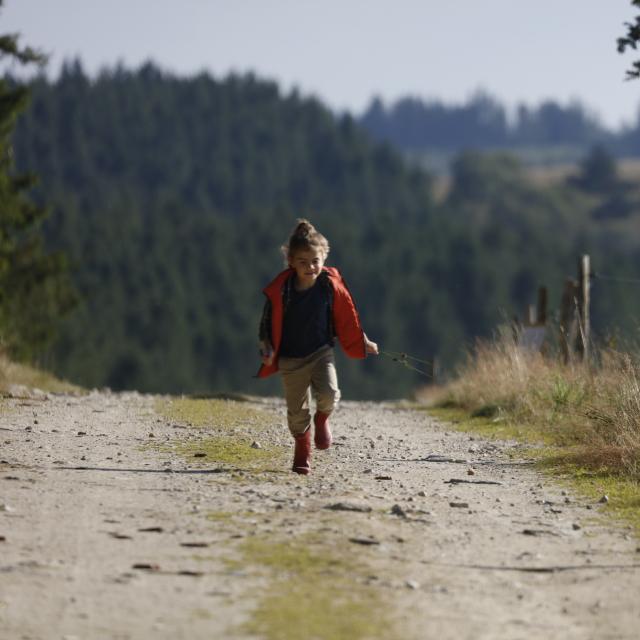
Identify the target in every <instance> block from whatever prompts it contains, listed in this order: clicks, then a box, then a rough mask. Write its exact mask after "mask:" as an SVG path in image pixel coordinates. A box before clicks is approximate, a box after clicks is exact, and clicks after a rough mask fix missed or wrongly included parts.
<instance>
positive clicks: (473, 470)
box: [467, 467, 476, 476]
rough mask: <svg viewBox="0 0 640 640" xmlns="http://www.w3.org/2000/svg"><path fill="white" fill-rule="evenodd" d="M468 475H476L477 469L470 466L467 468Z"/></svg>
mask: <svg viewBox="0 0 640 640" xmlns="http://www.w3.org/2000/svg"><path fill="white" fill-rule="evenodd" d="M467 475H468V476H475V475H476V471H475V469H473V468H472V467H470V468H469V469H467Z"/></svg>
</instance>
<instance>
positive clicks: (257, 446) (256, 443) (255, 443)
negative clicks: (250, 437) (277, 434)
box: [251, 440, 262, 449]
mask: <svg viewBox="0 0 640 640" xmlns="http://www.w3.org/2000/svg"><path fill="white" fill-rule="evenodd" d="M251 448H252V449H262V445H261V444H260V443H259V442H258V441H257V440H254V441H253V442H252V443H251Z"/></svg>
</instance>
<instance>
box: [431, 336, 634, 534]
mask: <svg viewBox="0 0 640 640" xmlns="http://www.w3.org/2000/svg"><path fill="white" fill-rule="evenodd" d="M639 380H640V364H639V363H638V361H637V360H636V359H635V358H634V357H632V356H631V355H629V354H620V353H616V352H612V351H607V352H601V353H599V354H598V362H597V366H596V365H592V366H589V367H587V366H582V365H574V366H561V365H560V364H559V363H558V362H557V361H555V360H551V359H548V358H544V357H543V356H541V355H540V354H537V353H528V352H525V351H523V350H521V349H518V348H517V347H516V346H515V345H513V344H512V343H509V342H508V341H507V342H503V343H499V344H482V345H480V346H479V347H478V349H477V350H476V352H475V353H474V355H473V357H471V358H470V359H469V361H468V363H467V364H466V366H465V367H464V368H463V369H462V370H461V371H460V373H459V376H458V378H457V380H455V381H454V382H452V383H450V384H449V385H448V386H447V387H445V388H443V389H442V390H441V392H440V394H439V398H438V399H436V400H435V401H433V400H432V403H433V406H431V407H429V408H428V411H429V412H430V413H431V414H432V415H434V417H437V418H440V419H442V420H445V421H447V422H450V423H452V425H453V426H454V427H455V428H457V429H459V430H463V431H469V432H473V433H478V434H480V435H483V436H485V437H495V438H500V439H507V440H508V439H515V440H517V441H519V442H526V443H529V444H537V445H540V446H538V447H535V448H532V449H531V456H532V457H535V458H536V459H537V463H538V465H539V466H540V468H542V469H544V470H545V471H546V472H549V473H553V474H554V475H555V476H558V477H560V478H562V480H563V481H564V482H568V483H570V484H571V486H572V487H573V488H574V489H575V490H577V491H579V492H580V493H582V494H583V495H585V496H587V497H589V498H593V499H594V500H597V499H599V498H601V497H602V496H604V495H606V496H607V497H608V502H607V503H606V504H604V505H603V509H602V511H603V512H605V513H607V512H609V513H611V514H613V515H615V516H617V517H620V518H622V519H623V520H624V521H626V522H628V523H629V524H630V525H631V526H632V527H633V528H634V530H635V532H636V534H638V535H640V385H639Z"/></svg>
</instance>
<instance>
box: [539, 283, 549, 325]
mask: <svg viewBox="0 0 640 640" xmlns="http://www.w3.org/2000/svg"><path fill="white" fill-rule="evenodd" d="M536 324H537V325H538V326H540V327H543V326H544V325H546V324H547V287H538V317H537V319H536Z"/></svg>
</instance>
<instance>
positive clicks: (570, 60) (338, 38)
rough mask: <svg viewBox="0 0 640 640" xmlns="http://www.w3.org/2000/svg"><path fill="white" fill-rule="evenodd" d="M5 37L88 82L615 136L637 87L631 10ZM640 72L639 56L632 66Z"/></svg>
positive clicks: (195, 19)
mask: <svg viewBox="0 0 640 640" xmlns="http://www.w3.org/2000/svg"><path fill="white" fill-rule="evenodd" d="M4 5H5V6H4V9H3V10H2V13H1V14H0V33H8V32H19V33H21V34H22V35H23V41H24V43H25V44H30V45H33V46H37V47H39V48H41V49H43V50H45V51H46V52H48V53H49V54H50V55H51V58H50V64H49V67H48V68H49V71H50V73H51V74H53V75H57V72H58V70H59V68H60V64H61V62H62V61H63V60H64V59H65V58H69V57H72V56H79V57H80V58H81V59H82V61H83V63H84V65H85V69H87V70H88V71H89V72H91V73H95V72H96V71H97V70H98V69H100V68H101V67H103V66H105V65H108V66H113V65H114V64H115V63H117V62H118V61H121V62H123V63H124V64H125V65H126V66H128V67H137V66H138V65H139V64H141V63H142V62H143V61H145V60H148V59H152V60H154V61H156V62H157V63H158V64H159V65H160V66H161V67H163V68H165V69H167V70H171V71H174V72H177V73H180V74H193V73H196V72H198V71H201V70H203V69H206V70H209V71H210V72H211V73H212V74H213V75H215V76H217V77H222V76H224V75H226V74H227V73H228V72H229V71H231V70H234V71H240V72H244V71H248V70H253V71H255V72H256V73H257V74H258V75H259V76H262V77H267V78H270V79H274V80H277V81H278V82H279V83H280V84H281V86H282V87H283V89H285V90H289V89H290V88H292V87H293V86H297V87H298V88H299V89H300V90H301V91H302V92H303V93H305V94H311V93H312V94H315V95H317V96H319V97H320V98H321V99H323V100H324V101H325V102H326V103H327V104H328V105H330V106H331V107H333V108H335V109H349V110H351V111H354V112H360V111H361V110H363V109H364V108H365V107H366V105H367V104H368V103H369V101H370V100H371V97H372V96H373V95H374V94H377V95H380V96H381V97H383V98H384V99H385V100H387V101H389V100H394V99H396V98H398V97H400V96H404V95H407V94H411V95H414V96H420V97H423V98H435V99H441V100H444V101H445V102H461V101H466V100H467V98H468V97H469V96H470V95H472V94H473V93H474V92H475V91H477V90H478V89H483V90H485V91H487V92H489V93H490V94H492V95H494V96H495V97H497V98H498V99H500V100H501V101H503V102H504V103H505V104H506V105H507V106H510V107H513V106H514V105H515V104H517V103H518V102H525V103H527V104H529V105H533V104H538V103H539V102H540V101H542V100H544V99H547V98H552V99H554V100H557V101H560V102H562V103H567V102H569V101H571V100H573V99H579V100H581V101H583V102H584V103H585V104H586V105H587V106H588V107H590V108H591V109H592V110H593V111H594V112H595V113H597V114H598V115H599V116H600V117H601V118H602V120H603V121H604V122H605V123H606V124H608V125H610V126H618V125H619V124H620V123H621V121H623V120H624V121H627V122H631V121H635V119H636V117H637V114H638V107H639V106H640V80H637V81H635V82H634V81H632V82H625V81H624V72H625V70H626V69H627V67H629V66H630V61H631V60H633V59H634V55H633V52H631V53H628V54H626V55H624V56H622V55H620V54H618V53H617V51H616V38H618V37H619V36H622V35H623V34H624V32H625V28H624V26H623V23H624V22H625V21H632V20H633V18H634V16H635V15H636V12H637V10H636V9H634V8H633V7H632V6H631V2H630V0H533V1H532V0H451V1H447V0H368V1H365V0H179V1H178V0H5V2H4ZM636 57H638V58H640V51H639V52H638V53H637V56H636Z"/></svg>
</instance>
